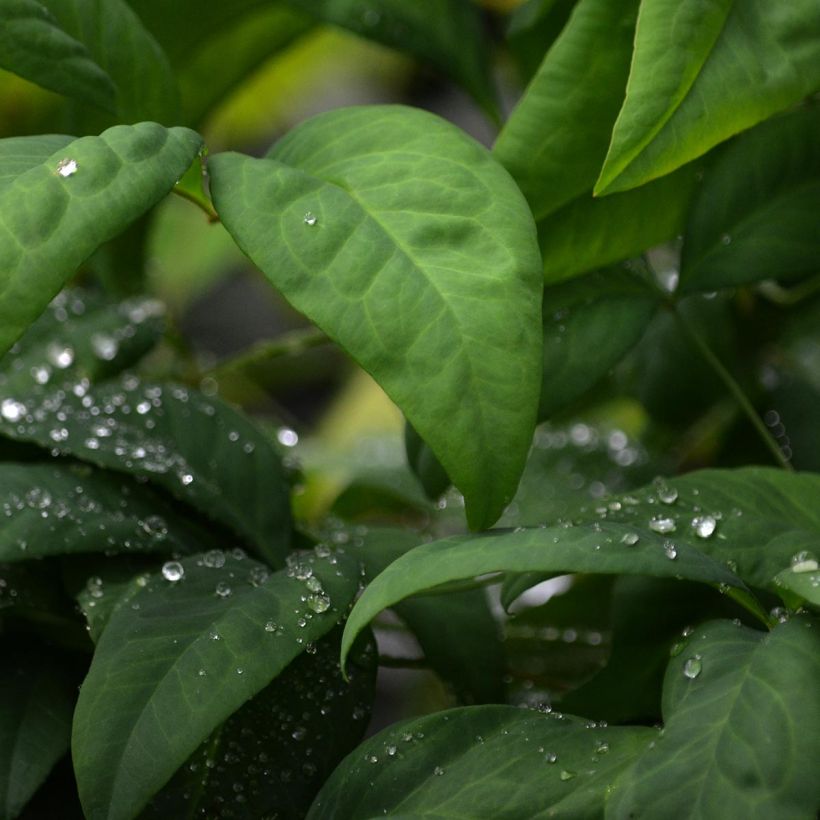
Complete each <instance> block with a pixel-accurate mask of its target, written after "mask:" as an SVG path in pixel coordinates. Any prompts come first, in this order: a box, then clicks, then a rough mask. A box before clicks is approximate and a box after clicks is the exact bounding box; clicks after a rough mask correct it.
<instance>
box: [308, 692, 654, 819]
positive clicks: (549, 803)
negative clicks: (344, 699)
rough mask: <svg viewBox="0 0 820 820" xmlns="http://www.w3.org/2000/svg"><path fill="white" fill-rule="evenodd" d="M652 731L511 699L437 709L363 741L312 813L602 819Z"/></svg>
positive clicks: (363, 816) (354, 816) (328, 815)
mask: <svg viewBox="0 0 820 820" xmlns="http://www.w3.org/2000/svg"><path fill="white" fill-rule="evenodd" d="M656 737H657V732H656V731H655V730H654V729H648V728H643V727H597V726H595V725H594V724H593V725H590V724H588V723H587V722H585V721H582V720H580V719H578V718H570V717H563V716H560V715H551V714H546V715H545V714H538V713H536V712H530V711H527V710H522V709H515V708H513V707H510V706H474V707H467V708H463V709H453V710H450V711H447V712H439V713H438V714H435V715H430V716H428V717H424V718H419V719H416V720H411V721H405V722H403V723H400V724H398V725H396V726H393V727H391V728H389V729H387V730H385V731H383V732H381V733H380V734H378V735H376V736H375V737H373V738H371V739H370V740H368V741H367V742H366V743H364V744H362V745H361V746H360V747H359V748H358V749H357V750H356V751H355V752H354V753H353V754H352V755H350V756H349V757H348V758H347V759H346V760H345V761H344V762H343V763H342V765H341V766H339V768H338V769H337V770H336V771H335V772H334V774H333V776H332V777H331V778H330V780H329V781H328V782H327V784H326V785H325V787H324V789H322V791H321V792H320V793H319V796H318V797H317V798H316V802H315V803H314V804H313V807H312V808H311V811H310V813H309V814H308V818H309V820H323V819H324V818H327V820H330V818H342V817H344V818H345V820H370V818H374V817H381V816H382V815H383V814H385V813H386V814H387V815H388V816H389V817H403V818H411V817H412V818H438V819H439V820H444V819H445V818H446V820H498V818H501V817H505V818H524V817H526V818H547V817H600V816H601V813H602V811H603V806H604V798H605V794H606V788H607V786H608V785H609V784H610V783H612V781H613V780H614V779H615V778H616V777H617V776H618V775H619V774H620V773H621V772H622V771H623V770H624V769H625V768H627V767H628V766H629V765H630V764H631V763H632V761H633V760H634V759H635V758H636V757H637V756H638V755H639V754H640V753H641V751H643V749H644V748H645V747H646V745H647V744H648V743H649V742H650V741H652V740H653V739H654V738H656Z"/></svg>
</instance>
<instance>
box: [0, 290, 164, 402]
mask: <svg viewBox="0 0 820 820" xmlns="http://www.w3.org/2000/svg"><path fill="white" fill-rule="evenodd" d="M164 315H165V307H164V305H163V304H162V303H161V302H158V301H157V300H156V299H148V298H142V297H140V298H134V299H127V300H126V301H124V302H120V303H118V304H110V303H108V302H105V301H103V300H102V299H101V298H99V297H98V296H95V295H94V294H93V293H90V292H88V293H85V292H83V291H80V290H65V291H62V292H61V293H59V294H57V296H56V297H55V298H54V299H53V300H52V301H51V302H50V304H49V306H48V308H47V309H46V311H45V313H43V314H42V315H41V316H40V318H39V319H37V320H36V321H35V322H34V324H32V325H31V326H30V327H29V328H28V330H27V331H26V332H25V333H24V334H23V336H21V337H20V339H19V340H18V341H17V343H16V344H15V345H14V346H13V347H12V349H11V350H10V351H9V352H8V353H6V354H5V355H4V356H0V390H2V392H3V394H4V395H5V396H14V397H17V398H18V399H25V397H26V395H27V394H29V393H31V392H34V393H36V392H37V391H38V390H39V389H40V387H39V386H40V385H43V384H50V385H53V386H56V385H59V384H63V383H67V382H73V383H74V384H76V383H77V382H82V380H83V379H87V380H89V381H91V382H94V381H97V380H99V379H101V378H105V377H107V376H111V375H114V374H115V373H119V372H120V371H121V370H123V369H125V368H126V367H129V366H130V365H132V364H135V363H136V362H137V361H138V360H139V359H140V358H141V357H142V356H143V355H144V354H146V353H147V352H148V351H149V350H151V348H153V347H154V345H155V344H156V343H157V342H158V341H159V339H160V337H161V336H162V333H163V331H164V329H165V322H164ZM74 384H72V386H74Z"/></svg>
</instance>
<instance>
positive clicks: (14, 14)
mask: <svg viewBox="0 0 820 820" xmlns="http://www.w3.org/2000/svg"><path fill="white" fill-rule="evenodd" d="M0 66H2V67H3V68H5V69H6V70H7V71H13V72H14V73H15V74H19V75H20V76H21V77H25V78H26V79H27V80H31V81H32V82H35V83H37V84H38V85H41V86H43V87H44V88H48V89H50V90H51V91H56V92H57V93H58V94H67V95H68V96H70V97H76V98H77V99H79V100H81V101H83V102H89V103H91V104H92V105H96V106H98V107H100V108H103V109H105V110H106V111H113V110H114V97H115V95H116V93H117V90H116V88H115V87H114V83H113V82H112V81H111V78H110V77H109V76H108V75H107V74H106V73H105V71H103V69H102V68H100V66H99V65H97V63H95V62H94V60H93V58H92V57H91V55H90V54H89V53H88V50H87V49H86V47H85V46H84V45H83V44H82V43H80V42H78V41H77V40H75V39H74V38H73V37H71V36H69V35H68V34H66V32H65V31H63V29H62V28H61V27H60V25H59V23H58V22H57V21H56V20H55V19H54V17H53V16H52V15H51V14H50V13H49V11H48V9H47V8H46V7H45V6H44V5H43V4H42V3H39V2H37V0H0Z"/></svg>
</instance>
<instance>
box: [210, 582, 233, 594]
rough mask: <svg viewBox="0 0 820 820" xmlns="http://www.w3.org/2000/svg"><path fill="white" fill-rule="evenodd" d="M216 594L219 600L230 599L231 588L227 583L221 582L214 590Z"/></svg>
mask: <svg viewBox="0 0 820 820" xmlns="http://www.w3.org/2000/svg"><path fill="white" fill-rule="evenodd" d="M214 594H215V595H216V596H217V598H230V596H231V587H230V584H227V583H226V582H225V581H220V582H219V583H218V584H217V585H216V587H215V588H214Z"/></svg>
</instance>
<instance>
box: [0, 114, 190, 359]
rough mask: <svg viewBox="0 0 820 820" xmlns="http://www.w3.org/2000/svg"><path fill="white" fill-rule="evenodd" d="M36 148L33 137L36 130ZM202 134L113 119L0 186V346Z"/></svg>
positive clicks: (138, 209) (185, 161) (145, 202)
mask: <svg viewBox="0 0 820 820" xmlns="http://www.w3.org/2000/svg"><path fill="white" fill-rule="evenodd" d="M34 139H35V140H37V142H36V143H35V144H36V146H37V148H36V151H37V152H39V151H40V149H41V147H42V142H41V140H40V138H38V137H35V138H34ZM201 145H202V141H201V139H200V137H199V136H198V135H197V134H195V133H194V132H193V131H188V130H187V129H184V128H173V129H170V130H168V129H165V128H162V127H161V126H159V125H156V124H155V123H141V124H139V125H135V126H126V125H122V126H116V127H114V128H111V129H109V130H108V131H106V132H105V133H103V134H102V135H100V136H99V137H84V138H82V139H78V140H75V141H74V142H71V143H69V144H68V145H66V146H65V147H64V148H61V149H60V150H59V151H58V152H55V153H54V154H52V155H51V156H50V157H49V158H48V159H45V160H44V161H43V162H41V163H40V164H39V165H36V166H34V167H31V168H30V169H29V170H27V171H25V172H23V173H21V174H20V175H19V176H17V177H15V178H14V179H13V180H7V181H6V183H5V184H4V185H3V186H2V188H0V217H2V223H0V351H2V352H5V351H6V350H7V349H8V348H9V347H10V346H11V344H12V343H13V342H14V341H15V340H16V339H17V338H18V337H19V336H20V334H21V333H22V332H23V331H24V330H25V329H26V327H27V326H28V325H29V324H30V323H31V322H32V321H33V320H34V319H36V318H37V316H39V315H40V313H42V311H43V310H44V308H45V307H46V305H47V304H48V303H49V301H50V300H51V298H52V297H53V296H54V295H55V294H56V293H57V292H58V291H59V290H60V288H61V287H62V286H63V284H64V282H65V280H66V279H67V278H68V277H69V276H70V275H71V274H72V273H74V271H75V270H76V269H77V267H78V266H79V265H80V264H82V262H83V261H85V259H86V258H87V257H88V256H89V255H90V254H91V253H92V251H94V250H95V249H96V248H97V247H98V246H99V245H101V244H102V243H103V242H106V241H107V240H109V239H112V238H113V237H114V236H116V235H117V234H119V233H120V232H121V231H122V230H123V229H124V228H126V227H127V226H128V225H129V224H130V223H131V222H133V221H134V220H135V219H136V218H137V217H139V216H140V215H141V214H143V213H144V212H145V211H147V210H148V209H149V208H150V207H151V206H152V205H154V204H155V203H156V202H158V201H159V200H160V199H161V198H162V197H163V196H164V195H165V194H167V193H168V191H170V190H171V188H172V187H173V185H174V182H176V180H177V179H178V178H179V177H180V176H181V175H182V173H183V172H184V171H185V169H186V168H187V167H188V166H189V165H190V164H191V161H192V160H193V158H194V157H195V156H196V153H197V151H198V150H199V149H200V146H201Z"/></svg>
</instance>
